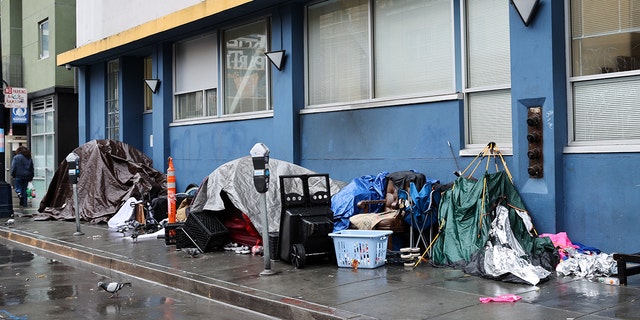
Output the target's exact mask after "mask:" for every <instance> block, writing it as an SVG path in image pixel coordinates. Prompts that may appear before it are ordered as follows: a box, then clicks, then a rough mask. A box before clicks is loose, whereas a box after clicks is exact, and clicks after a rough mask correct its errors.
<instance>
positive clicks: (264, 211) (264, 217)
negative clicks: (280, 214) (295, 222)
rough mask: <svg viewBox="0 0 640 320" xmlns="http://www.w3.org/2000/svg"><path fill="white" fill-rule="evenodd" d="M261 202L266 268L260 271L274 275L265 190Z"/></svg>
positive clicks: (261, 273)
mask: <svg viewBox="0 0 640 320" xmlns="http://www.w3.org/2000/svg"><path fill="white" fill-rule="evenodd" d="M260 204H261V207H262V229H263V231H262V248H263V251H264V252H263V253H262V255H263V256H264V270H263V271H262V272H260V275H261V276H270V275H274V274H275V272H274V271H273V270H271V251H270V250H269V217H268V216H267V193H266V192H264V193H262V195H261V196H260Z"/></svg>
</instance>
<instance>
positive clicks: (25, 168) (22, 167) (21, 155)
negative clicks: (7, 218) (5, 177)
mask: <svg viewBox="0 0 640 320" xmlns="http://www.w3.org/2000/svg"><path fill="white" fill-rule="evenodd" d="M33 174H34V173H33V161H32V160H31V151H30V150H29V148H27V147H25V146H20V147H18V149H17V150H16V155H15V156H14V157H13V160H11V176H12V177H13V187H14V188H15V190H16V193H17V194H18V197H19V198H20V205H21V206H23V207H26V206H27V186H28V185H29V181H31V180H33Z"/></svg>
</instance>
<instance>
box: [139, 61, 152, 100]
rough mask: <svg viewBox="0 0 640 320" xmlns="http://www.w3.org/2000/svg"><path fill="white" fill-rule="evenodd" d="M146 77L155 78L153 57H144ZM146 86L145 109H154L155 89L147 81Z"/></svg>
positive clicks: (144, 84)
mask: <svg viewBox="0 0 640 320" xmlns="http://www.w3.org/2000/svg"><path fill="white" fill-rule="evenodd" d="M143 61H144V78H145V79H153V59H152V58H151V57H145V58H144V60H143ZM142 85H143V86H144V111H145V112H149V111H153V91H151V88H149V86H148V85H147V84H146V83H143V84H142Z"/></svg>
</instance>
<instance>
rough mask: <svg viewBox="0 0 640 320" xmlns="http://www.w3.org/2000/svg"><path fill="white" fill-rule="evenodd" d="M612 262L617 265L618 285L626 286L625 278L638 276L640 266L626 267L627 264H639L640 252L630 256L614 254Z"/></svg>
mask: <svg viewBox="0 0 640 320" xmlns="http://www.w3.org/2000/svg"><path fill="white" fill-rule="evenodd" d="M613 260H615V261H616V262H617V263H618V279H619V280H620V285H627V277H628V276H632V275H635V274H640V265H637V266H632V267H627V262H631V263H640V252H638V253H632V254H624V253H614V254H613Z"/></svg>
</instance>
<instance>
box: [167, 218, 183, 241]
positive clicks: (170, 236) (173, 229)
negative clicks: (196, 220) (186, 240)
mask: <svg viewBox="0 0 640 320" xmlns="http://www.w3.org/2000/svg"><path fill="white" fill-rule="evenodd" d="M183 225H184V223H182V222H176V223H167V225H166V226H165V227H164V244H165V245H168V246H172V245H176V244H177V243H178V237H179V236H180V235H181V234H183V231H182V226H183Z"/></svg>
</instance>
